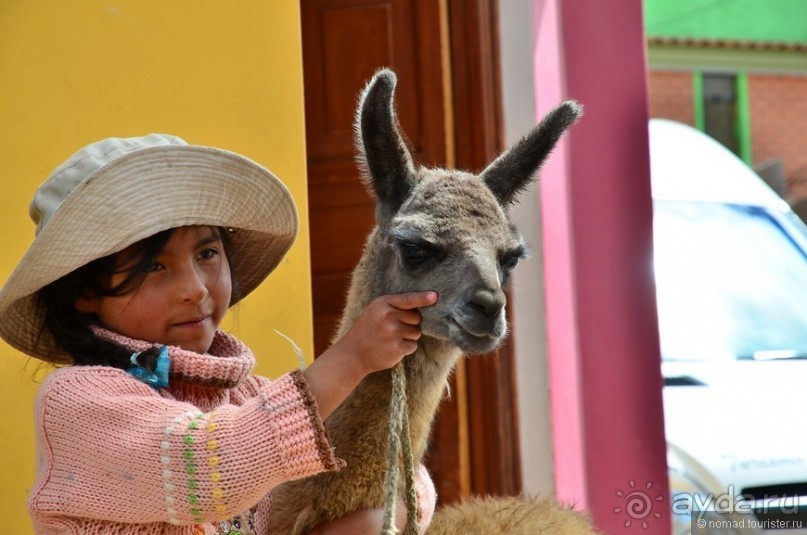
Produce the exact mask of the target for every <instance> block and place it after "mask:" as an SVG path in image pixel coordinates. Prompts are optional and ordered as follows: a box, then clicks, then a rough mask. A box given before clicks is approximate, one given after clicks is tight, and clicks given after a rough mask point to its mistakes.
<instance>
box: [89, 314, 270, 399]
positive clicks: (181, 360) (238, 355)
mask: <svg viewBox="0 0 807 535" xmlns="http://www.w3.org/2000/svg"><path fill="white" fill-rule="evenodd" d="M93 330H94V331H95V333H96V334H97V335H98V336H101V337H102V338H104V339H106V340H109V341H110V342H114V343H116V344H118V345H121V346H123V347H125V348H127V349H131V350H132V352H137V351H145V350H146V349H149V348H151V347H154V346H155V345H157V344H153V343H151V342H146V341H144V340H137V339H134V338H129V337H127V336H124V335H122V334H119V333H116V332H113V331H109V330H107V329H104V328H101V327H93ZM168 356H169V358H170V360H171V366H170V368H169V371H168V377H169V381H170V382H171V383H173V382H175V381H179V382H183V383H191V384H195V385H198V386H206V387H213V388H233V387H235V386H236V385H238V383H240V382H241V381H242V380H243V379H244V378H246V377H247V376H248V375H249V374H250V372H251V371H252V368H253V367H254V366H255V357H254V356H253V355H252V352H251V351H250V350H249V348H248V347H247V346H245V345H244V344H243V343H242V342H241V341H240V340H238V339H237V338H235V337H234V336H232V335H230V334H227V333H225V332H223V331H217V332H216V334H215V336H214V337H213V343H212V344H211V346H210V349H209V350H208V352H207V353H205V354H200V353H196V352H194V351H188V350H186V349H182V348H180V347H176V346H168Z"/></svg>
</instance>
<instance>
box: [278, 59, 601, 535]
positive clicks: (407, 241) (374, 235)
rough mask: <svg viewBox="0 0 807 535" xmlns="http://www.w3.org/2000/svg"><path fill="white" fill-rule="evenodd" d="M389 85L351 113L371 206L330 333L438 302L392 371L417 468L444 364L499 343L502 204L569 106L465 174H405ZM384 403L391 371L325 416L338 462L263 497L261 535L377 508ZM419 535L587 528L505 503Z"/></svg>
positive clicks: (545, 506)
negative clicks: (268, 512) (412, 303)
mask: <svg viewBox="0 0 807 535" xmlns="http://www.w3.org/2000/svg"><path fill="white" fill-rule="evenodd" d="M395 84H396V77H395V74H394V73H393V72H392V71H390V70H386V69H384V70H381V71H379V72H377V73H376V74H375V76H374V77H373V78H372V79H371V81H370V82H369V83H368V84H367V86H366V87H365V89H364V91H363V92H362V95H361V98H360V102H359V106H358V110H357V113H356V123H355V130H356V145H357V152H358V161H359V165H360V167H361V169H362V172H363V178H364V180H365V182H366V185H367V187H368V189H369V190H370V192H371V193H372V194H373V195H374V197H375V199H376V226H375V228H374V229H373V230H372V231H371V232H370V234H369V236H368V238H367V241H366V244H365V247H364V252H363V254H362V257H361V260H360V261H359V264H358V265H357V266H356V268H355V270H354V272H353V276H352V280H351V284H350V289H349V291H348V296H347V303H346V305H345V309H344V311H343V316H342V319H341V322H340V326H339V329H338V331H337V334H336V337H340V336H342V335H343V334H344V333H345V332H346V331H347V330H348V329H349V327H350V326H351V325H352V324H353V322H354V321H355V320H356V318H357V317H358V315H359V313H360V312H361V311H362V310H363V309H364V308H365V307H366V306H367V305H368V304H369V303H370V302H371V301H372V300H373V299H374V298H376V297H378V296H381V295H384V294H392V293H402V292H411V291H423V290H436V291H437V292H438V294H439V301H438V303H437V304H435V305H434V306H431V307H427V308H423V309H421V314H422V323H421V329H422V337H421V339H420V340H419V343H418V349H417V351H416V352H415V353H413V354H412V355H409V356H407V357H405V359H404V361H403V362H404V368H405V372H406V377H407V381H406V382H407V388H406V397H407V400H408V408H409V413H408V417H409V426H410V435H411V447H412V451H413V457H414V462H415V463H416V464H417V463H419V462H420V461H421V459H422V457H423V454H424V452H425V450H426V446H427V441H428V436H429V431H430V428H431V425H432V420H433V418H434V415H435V411H436V409H437V407H438V404H439V402H440V400H441V398H442V397H443V395H444V392H445V389H446V385H447V380H448V377H449V374H450V373H451V371H452V369H453V368H454V365H455V364H456V363H457V360H458V359H459V358H460V356H461V355H462V354H482V353H487V352H489V351H491V350H493V349H494V348H495V347H496V346H497V345H498V344H499V342H500V341H501V340H502V339H503V338H504V336H505V335H506V333H507V323H506V319H505V313H504V307H505V301H506V298H505V293H504V287H505V285H506V283H507V278H508V275H509V273H510V271H511V270H512V269H513V268H514V267H515V266H516V264H517V263H518V261H519V259H521V258H523V257H524V256H525V249H526V247H525V244H524V243H523V240H522V238H521V237H520V235H519V234H518V232H517V231H516V230H515V228H514V227H513V226H512V225H511V223H510V222H509V221H508V219H507V215H506V212H505V209H506V206H507V205H508V204H510V203H512V202H513V201H514V200H515V197H516V195H517V194H518V193H519V192H520V191H521V190H523V189H524V188H525V187H527V186H528V185H529V183H530V181H531V180H532V177H533V175H534V174H535V172H536V171H537V170H538V168H539V167H540V166H541V164H542V163H543V161H544V159H545V158H546V157H547V156H548V155H549V153H550V152H551V150H552V148H553V147H554V146H555V144H556V143H557V141H558V139H559V138H560V137H561V135H562V134H563V132H564V131H565V130H566V129H567V128H568V127H569V126H570V125H572V124H573V123H574V122H575V121H576V120H577V118H578V117H579V116H580V114H581V110H580V107H579V106H578V105H577V104H576V103H574V102H571V101H569V102H565V103H563V104H561V105H560V106H559V107H557V108H556V109H555V110H553V111H551V112H550V113H549V114H548V115H547V116H546V117H545V118H544V119H543V121H541V123H540V125H538V126H537V127H536V128H535V129H533V130H532V131H531V132H530V133H529V134H528V135H527V136H525V137H524V138H523V139H522V140H521V141H520V142H519V143H517V144H516V145H515V146H514V147H512V148H511V149H509V150H508V151H506V152H504V153H503V154H502V155H500V156H499V157H498V158H497V159H496V160H495V161H493V163H491V164H490V165H489V166H488V167H487V168H486V169H485V170H484V171H483V172H482V173H481V174H480V175H478V176H477V175H474V174H471V173H467V172H463V171H457V170H446V169H433V168H425V167H418V166H416V165H415V162H414V161H413V159H412V156H411V154H410V151H409V149H408V148H407V146H406V144H405V142H404V140H403V138H402V136H401V134H400V132H399V127H398V122H397V118H396V115H395V111H394V104H393V92H394V88H395ZM390 395H391V373H390V371H389V370H386V371H382V372H377V373H374V374H372V375H370V376H368V377H366V378H365V379H364V381H362V383H361V384H360V385H359V386H358V387H357V388H356V389H355V391H354V392H353V393H352V394H351V395H350V396H349V397H348V399H347V400H345V402H344V403H342V405H340V406H339V408H338V409H337V410H336V411H335V412H334V413H333V414H332V415H331V416H330V417H329V418H328V420H327V421H326V422H325V425H326V428H327V430H328V433H329V435H330V438H331V440H332V442H333V444H334V446H335V448H336V454H337V455H338V456H339V457H341V458H342V459H344V461H345V462H346V463H347V464H346V466H345V467H344V468H343V469H342V470H340V471H338V472H328V473H323V474H318V475H316V476H313V477H310V478H307V479H303V480H300V481H294V482H290V483H287V484H284V485H283V486H281V487H279V488H278V489H276V490H275V491H274V492H273V495H272V500H273V505H272V511H273V517H272V520H271V528H272V533H281V534H284V535H285V534H292V533H293V534H303V533H307V532H308V531H310V530H311V529H312V528H314V527H315V526H316V525H318V524H319V523H321V522H323V521H325V520H327V519H332V518H336V517H339V516H341V515H344V514H346V513H348V512H350V511H353V510H356V509H359V508H367V507H373V508H375V507H381V506H382V505H383V502H384V489H383V484H384V476H385V471H386V468H387V442H388V420H389V409H388V407H389V400H390ZM492 519H498V520H492ZM492 521H493V522H498V523H497V524H495V525H496V526H498V527H497V528H491V522H492ZM519 526H520V527H519ZM427 533H428V534H443V533H445V534H449V533H450V534H456V533H463V534H472V533H485V534H490V533H525V534H526V533H530V534H534V533H552V534H561V535H562V534H564V533H569V534H571V533H574V534H579V533H592V531H591V528H590V527H589V524H588V521H587V519H585V518H584V517H583V516H582V515H580V514H578V513H575V512H573V511H571V510H570V509H568V508H565V507H561V506H558V505H555V504H554V503H553V502H551V501H548V500H546V501H537V500H526V499H515V498H505V499H502V500H498V499H486V500H477V501H471V502H469V503H468V504H466V505H463V506H454V507H450V508H447V509H446V510H445V513H443V512H441V511H440V510H438V512H437V513H436V514H435V519H434V522H433V524H432V526H431V527H430V528H429V530H428V532H427Z"/></svg>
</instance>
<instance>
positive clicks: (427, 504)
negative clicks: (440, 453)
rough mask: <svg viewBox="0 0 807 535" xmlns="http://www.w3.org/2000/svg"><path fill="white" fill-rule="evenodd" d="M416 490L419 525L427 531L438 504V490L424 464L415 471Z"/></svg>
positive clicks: (421, 529) (422, 531)
mask: <svg viewBox="0 0 807 535" xmlns="http://www.w3.org/2000/svg"><path fill="white" fill-rule="evenodd" d="M415 492H416V493H417V497H418V525H419V526H420V532H421V533H425V532H426V528H428V527H429V524H431V521H432V517H433V516H434V509H435V507H436V506H437V491H436V490H435V488H434V481H432V478H431V476H430V475H429V471H428V470H426V467H425V466H424V465H422V464H421V465H420V466H418V469H417V472H416V473H415Z"/></svg>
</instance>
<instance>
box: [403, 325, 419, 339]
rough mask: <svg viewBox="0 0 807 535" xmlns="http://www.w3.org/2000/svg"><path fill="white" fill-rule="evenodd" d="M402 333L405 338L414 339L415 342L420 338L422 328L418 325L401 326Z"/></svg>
mask: <svg viewBox="0 0 807 535" xmlns="http://www.w3.org/2000/svg"><path fill="white" fill-rule="evenodd" d="M400 334H401V338H403V339H404V340H412V341H413V342H417V341H418V340H420V329H419V328H418V327H410V326H404V327H401V329H400Z"/></svg>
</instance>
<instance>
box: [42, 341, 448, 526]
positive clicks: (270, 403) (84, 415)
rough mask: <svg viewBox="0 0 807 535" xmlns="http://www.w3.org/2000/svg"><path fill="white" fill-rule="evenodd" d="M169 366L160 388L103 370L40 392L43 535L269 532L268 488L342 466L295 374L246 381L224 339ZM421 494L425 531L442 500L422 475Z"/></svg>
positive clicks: (243, 354)
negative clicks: (166, 380)
mask: <svg viewBox="0 0 807 535" xmlns="http://www.w3.org/2000/svg"><path fill="white" fill-rule="evenodd" d="M105 336H107V337H108V338H112V339H113V340H114V341H116V342H118V343H120V344H122V345H124V346H126V347H129V348H131V349H132V350H133V351H142V350H145V349H147V348H148V347H150V345H151V344H148V343H146V342H141V341H136V340H130V339H127V338H123V337H121V336H119V335H114V334H112V333H106V334H105ZM169 355H170V360H171V365H170V372H169V377H170V385H169V387H168V388H165V389H154V388H152V387H150V386H148V385H147V384H145V383H144V382H141V381H140V380H138V379H135V378H134V377H132V376H131V375H129V374H127V373H126V372H125V371H123V370H120V369H117V368H111V367H105V366H73V367H68V368H62V369H59V370H56V371H55V372H53V373H52V374H51V375H50V376H49V377H48V379H47V380H46V381H45V382H44V384H43V385H42V387H41V388H40V390H39V392H38V394H37V400H36V406H35V416H36V430H37V462H38V468H37V481H36V484H35V486H34V488H33V490H32V493H31V496H30V499H29V510H30V513H31V516H32V518H33V522H34V527H35V529H36V533H37V534H43V535H44V534H47V535H55V534H67V533H70V534H154V535H157V534H170V535H179V534H182V535H191V534H201V533H204V534H227V533H231V534H236V533H240V534H245V535H246V534H250V533H261V534H264V533H271V526H269V525H268V516H269V515H268V513H269V510H270V508H271V494H270V491H271V490H272V488H273V487H275V486H277V485H278V484H280V483H283V482H285V481H289V480H293V479H297V478H301V477H306V476H309V475H312V474H316V473H318V472H322V471H325V470H338V469H339V467H340V466H341V465H342V461H341V460H340V459H338V458H337V457H336V456H335V454H334V451H333V448H332V447H331V445H330V443H329V441H328V437H327V435H326V433H325V428H324V427H323V424H322V421H321V419H320V417H319V414H318V413H317V408H316V403H315V401H314V398H313V397H312V395H311V392H310V391H309V389H308V385H307V383H306V381H305V379H304V378H303V375H302V374H301V373H300V372H292V373H289V374H287V375H284V376H282V377H281V378H279V379H277V380H276V381H269V380H267V379H265V378H263V377H258V376H255V375H251V373H250V372H251V370H252V368H253V365H254V363H255V359H254V357H253V356H252V353H251V352H250V351H249V349H247V348H246V346H244V345H243V344H242V343H241V342H239V341H238V340H237V339H235V338H233V337H232V336H229V335H227V334H225V333H222V332H219V333H217V335H216V337H215V340H214V342H213V346H212V347H211V348H210V354H205V355H200V354H198V353H193V352H189V351H184V350H182V349H179V348H176V347H172V348H170V349H169ZM417 487H418V494H419V501H420V509H421V510H422V511H423V514H422V518H421V524H422V525H423V526H425V525H427V524H428V522H429V521H430V519H431V515H432V513H433V511H434V505H435V499H436V498H435V493H434V486H433V485H432V482H431V479H430V478H429V475H428V473H427V472H426V470H425V468H423V467H422V466H421V467H420V470H419V472H418V485H417Z"/></svg>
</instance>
